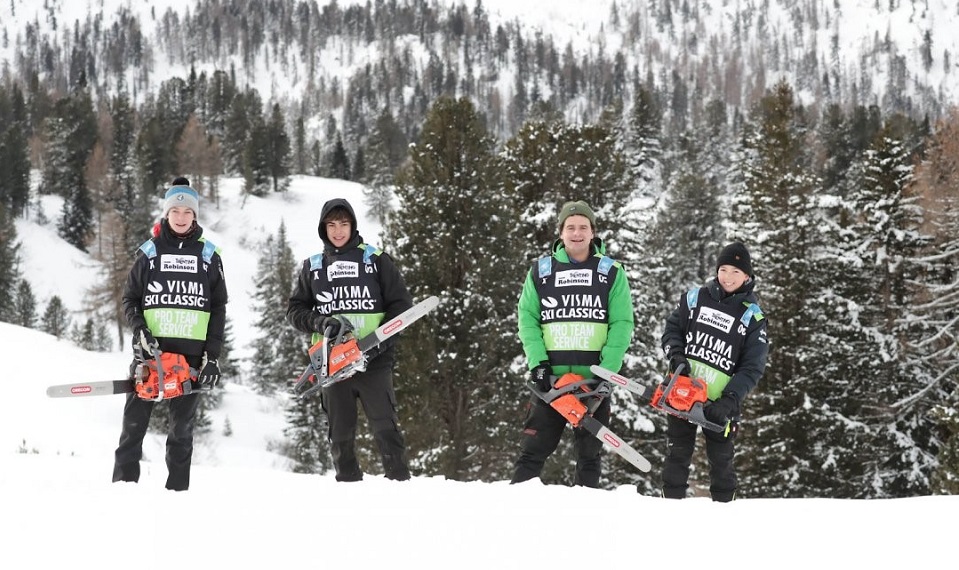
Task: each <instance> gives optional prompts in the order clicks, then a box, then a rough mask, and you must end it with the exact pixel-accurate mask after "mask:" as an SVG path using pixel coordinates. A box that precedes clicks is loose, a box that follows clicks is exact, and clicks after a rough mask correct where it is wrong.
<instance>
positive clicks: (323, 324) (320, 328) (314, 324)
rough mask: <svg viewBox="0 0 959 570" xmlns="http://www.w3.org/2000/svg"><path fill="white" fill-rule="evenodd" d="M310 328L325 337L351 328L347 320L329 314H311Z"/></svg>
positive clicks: (336, 334)
mask: <svg viewBox="0 0 959 570" xmlns="http://www.w3.org/2000/svg"><path fill="white" fill-rule="evenodd" d="M310 328H312V329H313V330H314V331H316V332H318V333H320V334H322V335H326V336H327V337H335V336H338V335H339V334H340V333H341V332H349V331H351V330H353V327H352V326H351V325H350V324H349V322H348V321H345V320H342V319H340V318H338V317H334V316H329V315H313V318H312V320H311V321H310Z"/></svg>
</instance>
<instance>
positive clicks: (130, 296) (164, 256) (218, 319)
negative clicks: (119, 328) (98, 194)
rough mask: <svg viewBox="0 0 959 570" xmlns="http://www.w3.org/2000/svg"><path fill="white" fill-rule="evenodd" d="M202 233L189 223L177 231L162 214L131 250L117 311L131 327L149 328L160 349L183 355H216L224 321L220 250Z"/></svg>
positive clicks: (223, 282) (224, 292)
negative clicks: (155, 230)
mask: <svg viewBox="0 0 959 570" xmlns="http://www.w3.org/2000/svg"><path fill="white" fill-rule="evenodd" d="M202 236H203V228H201V227H200V226H195V228H194V231H193V232H191V234H190V235H189V236H187V237H185V238H180V237H177V236H176V234H174V233H173V231H172V230H171V229H170V226H169V224H168V223H167V221H166V220H165V219H164V220H162V221H161V222H160V225H159V234H158V235H157V237H155V238H153V239H151V240H148V241H147V242H145V243H144V244H143V245H142V246H140V249H139V250H138V251H137V253H136V259H135V260H134V262H133V267H132V268H131V269H130V274H129V275H128V276H127V281H126V285H125V287H124V290H123V311H124V314H125V315H126V318H127V323H128V324H129V325H130V327H132V328H133V330H134V331H136V330H137V329H138V328H140V327H147V328H149V330H150V332H151V333H152V334H153V336H154V337H155V338H156V339H157V341H158V342H159V344H160V350H162V351H164V352H174V353H177V354H183V355H186V356H200V355H202V354H203V353H204V351H205V352H206V353H207V354H208V356H209V357H210V358H211V359H216V358H219V356H220V352H221V350H222V349H223V331H224V328H225V327H226V303H227V290H226V280H225V278H224V275H223V260H222V259H221V258H220V254H219V253H218V252H217V251H215V247H214V246H212V244H208V243H207V242H206V241H205V240H203V239H202ZM204 247H207V249H208V251H207V252H204ZM205 256H206V257H209V261H207V259H206V257H205ZM207 318H208V319H209V320H208V321H206V323H205V324H206V326H203V325H204V320H205V319H207Z"/></svg>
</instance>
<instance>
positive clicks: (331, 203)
mask: <svg viewBox="0 0 959 570" xmlns="http://www.w3.org/2000/svg"><path fill="white" fill-rule="evenodd" d="M334 208H343V209H344V210H346V213H347V214H348V215H349V216H350V224H351V225H352V226H353V231H352V233H351V234H350V239H349V241H348V242H347V244H346V247H349V246H350V245H351V244H353V242H354V241H357V239H358V238H359V235H360V233H359V230H358V229H357V227H356V213H355V212H354V211H353V206H351V205H350V203H349V202H347V201H346V199H345V198H334V199H332V200H328V201H327V202H326V203H325V204H323V209H322V210H321V211H320V223H319V226H318V227H317V229H316V231H317V233H318V234H320V239H321V240H323V244H324V245H325V246H326V247H328V248H330V249H335V248H334V247H333V244H332V243H330V240H329V238H327V237H326V226H325V225H324V224H323V220H324V219H326V216H327V215H328V214H329V213H330V212H332V211H333V209H334ZM357 243H359V242H357Z"/></svg>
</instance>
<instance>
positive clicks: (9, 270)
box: [0, 203, 20, 323]
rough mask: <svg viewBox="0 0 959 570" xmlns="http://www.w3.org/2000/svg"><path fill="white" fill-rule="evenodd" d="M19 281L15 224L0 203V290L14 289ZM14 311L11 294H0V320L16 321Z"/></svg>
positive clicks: (18, 258)
mask: <svg viewBox="0 0 959 570" xmlns="http://www.w3.org/2000/svg"><path fill="white" fill-rule="evenodd" d="M19 281H20V243H19V242H18V241H17V226H16V225H15V224H14V223H13V220H12V219H11V216H10V215H9V213H8V211H7V207H6V205H5V204H3V203H0V290H3V291H16V290H17V283H18V282H19ZM16 312H17V311H16V305H15V303H14V297H13V295H0V321H3V322H8V323H12V322H16V319H17V315H16Z"/></svg>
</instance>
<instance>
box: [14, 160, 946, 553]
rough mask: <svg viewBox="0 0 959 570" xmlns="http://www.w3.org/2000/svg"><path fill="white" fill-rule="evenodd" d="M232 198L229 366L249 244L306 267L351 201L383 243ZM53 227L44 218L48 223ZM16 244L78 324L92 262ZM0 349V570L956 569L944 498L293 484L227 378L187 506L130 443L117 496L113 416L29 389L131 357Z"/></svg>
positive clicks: (102, 407)
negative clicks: (717, 497)
mask: <svg viewBox="0 0 959 570" xmlns="http://www.w3.org/2000/svg"><path fill="white" fill-rule="evenodd" d="M239 188H240V181H239V180H225V181H224V182H223V184H222V186H221V189H222V193H223V198H222V200H221V204H220V208H219V209H218V208H215V207H214V206H213V205H212V204H210V203H207V202H201V205H200V222H201V224H202V225H204V226H205V227H207V228H209V235H210V237H211V239H213V240H214V241H215V243H217V244H218V245H219V246H220V247H221V248H222V250H223V258H224V264H225V266H226V272H227V280H228V285H229V288H230V291H231V301H230V304H229V305H228V314H229V315H230V318H231V319H232V320H233V322H234V327H235V330H234V332H235V335H236V339H237V345H238V346H237V349H238V352H240V353H244V352H248V350H247V348H246V345H248V343H249V341H250V340H251V339H252V338H253V335H254V331H253V329H252V323H253V317H254V315H253V311H252V310H251V308H250V301H249V299H250V294H251V292H252V277H253V274H254V273H255V266H256V247H255V243H256V242H258V241H260V240H262V239H263V238H265V237H266V235H267V234H268V233H275V231H276V228H277V227H278V225H279V222H280V220H281V219H282V220H285V221H286V224H287V229H288V230H289V233H288V236H289V238H290V240H291V244H292V247H293V250H294V253H295V255H296V257H297V258H304V257H306V256H307V255H309V254H310V253H313V252H315V251H316V250H317V249H318V248H319V247H320V243H319V238H318V237H317V235H316V223H317V218H318V216H319V211H320V207H321V206H322V203H323V202H325V201H326V200H327V199H330V198H333V197H346V198H348V199H350V200H351V202H352V203H353V205H354V207H355V208H356V210H357V214H358V216H359V218H360V221H359V227H360V230H361V232H362V233H364V234H365V236H366V237H367V239H368V240H370V241H374V242H375V241H376V240H377V239H378V237H379V236H378V231H379V227H378V226H377V225H376V224H375V223H373V222H372V221H370V220H368V219H366V217H365V216H364V214H363V211H364V208H363V207H362V200H361V199H360V198H359V196H358V194H359V186H357V185H355V184H352V183H348V182H342V181H335V180H326V179H319V178H309V177H298V178H295V179H294V180H293V184H292V187H291V189H290V192H289V194H288V195H285V196H280V195H270V196H269V197H266V198H253V197H250V198H248V199H247V201H246V204H245V205H244V204H243V202H242V200H241V198H240V194H239ZM52 206H54V205H51V207H52ZM45 207H46V206H45ZM58 211H59V210H58V209H51V208H50V207H48V208H47V212H48V215H51V213H52V212H58ZM51 217H53V216H51ZM365 228H366V229H365ZM17 231H18V235H19V236H20V238H21V240H22V242H23V246H24V249H23V256H24V268H25V271H26V274H27V276H28V278H29V279H30V280H31V282H32V283H33V284H34V286H35V288H36V289H38V290H42V292H38V293H37V296H38V298H41V303H40V305H41V307H43V306H44V305H45V298H47V297H49V295H51V294H52V293H54V292H57V293H59V294H60V295H61V296H62V297H63V298H64V300H65V302H66V303H67V305H68V306H69V307H71V308H72V309H74V310H79V309H80V308H81V307H80V300H81V299H82V298H83V290H84V289H85V288H87V287H89V286H90V285H91V284H92V283H93V282H94V281H95V279H96V271H95V263H94V262H93V261H91V259H90V258H89V257H88V256H85V255H83V254H81V253H79V252H77V251H76V250H73V249H71V248H69V247H67V246H64V245H63V244H62V242H59V241H58V240H57V239H56V237H55V231H53V230H52V229H51V228H49V227H41V226H37V225H36V224H35V223H33V222H32V221H27V220H18V221H17ZM0 346H2V347H3V355H4V365H5V374H4V376H5V382H4V385H5V389H4V397H3V398H2V400H0V465H2V466H3V467H2V468H0V505H2V512H3V515H2V526H3V530H2V533H0V537H2V539H0V544H2V545H3V546H2V547H0V567H3V568H24V567H29V568H57V567H69V568H71V569H73V570H85V569H91V570H94V569H95V570H110V569H114V568H116V569H120V568H123V569H126V568H130V567H137V568H145V569H153V568H170V567H178V568H213V567H216V568H234V567H239V568H254V567H261V566H269V567H287V566H290V567H296V568H314V567H318V566H322V567H324V568H330V567H336V566H337V565H340V564H343V565H350V566H351V567H360V568H369V567H375V566H380V565H390V566H399V567H416V568H444V569H446V568H450V567H455V568H467V569H470V568H484V569H485V568H490V567H493V568H533V567H538V568H549V567H569V566H580V565H589V566H602V567H610V568H624V569H625V568H637V567H653V566H657V565H659V566H662V565H669V566H679V567H697V566H703V567H724V566H733V567H736V568H740V569H750V568H757V569H759V568H762V569H768V568H787V569H788V568H808V567H810V566H813V567H821V566H823V565H826V566H829V567H853V568H873V569H883V568H898V567H904V568H914V567H920V566H921V565H923V564H935V565H936V566H937V567H948V566H950V565H951V564H952V562H950V561H951V560H952V559H953V556H952V554H951V551H950V550H949V549H948V547H947V545H948V544H949V542H948V539H950V538H951V536H952V534H953V531H952V530H951V527H950V526H949V525H946V524H942V523H939V522H937V521H939V520H940V519H942V518H943V517H947V516H949V515H950V514H951V513H953V512H955V510H956V509H957V508H959V498H957V497H916V498H908V499H896V500H872V501H854V500H831V499H748V498H745V499H740V500H738V501H735V502H733V503H731V504H718V503H712V502H711V501H709V500H708V499H688V500H685V501H681V502H678V501H666V500H663V499H660V498H657V497H646V496H641V495H639V494H638V493H636V490H635V488H633V487H630V486H621V487H618V488H616V489H613V490H593V489H584V488H569V487H562V486H555V485H550V486H545V485H543V484H541V483H540V482H539V481H538V480H534V481H529V482H527V483H523V484H520V485H509V484H508V482H506V481H496V482H491V483H483V482H469V483H465V482H456V481H448V480H445V479H444V478H443V477H414V478H413V480H412V481H408V482H394V481H388V480H386V479H384V478H383V477H382V476H370V475H367V477H366V479H365V480H364V481H363V482H361V483H336V482H335V480H334V479H333V476H332V475H331V474H324V475H305V474H294V473H291V472H289V471H288V464H287V462H286V460H285V459H284V458H283V457H281V456H280V455H278V454H276V453H275V452H274V451H272V450H273V449H275V443H276V442H278V441H279V440H280V439H281V438H282V431H283V427H284V420H283V416H282V399H271V398H266V397H263V396H260V395H258V394H256V393H254V392H253V391H251V390H250V389H249V387H247V386H246V385H244V384H243V383H242V382H238V381H236V380H235V379H234V381H231V382H229V383H227V384H226V386H225V388H224V395H223V400H222V405H221V406H220V407H218V408H217V409H215V410H213V411H212V413H211V420H212V428H211V431H210V433H209V434H207V435H205V436H204V437H203V438H202V439H199V440H198V441H197V443H196V449H195V452H194V468H193V473H192V482H191V488H190V490H189V491H188V492H186V493H174V492H170V491H166V490H165V489H164V488H163V486H164V482H165V479H166V466H165V464H164V459H163V454H164V436H163V435H162V434H155V433H150V434H148V436H147V439H146V441H145V443H144V461H143V462H142V466H143V473H142V477H141V480H140V483H139V484H133V483H117V484H114V483H111V482H110V479H111V473H112V465H113V455H112V454H113V451H114V449H115V447H116V444H117V441H118V438H119V435H120V419H121V415H122V408H123V401H124V398H123V397H122V396H103V397H89V398H74V399H50V398H47V397H46V395H45V388H46V386H48V385H50V384H59V383H66V382H72V381H93V380H104V379H114V378H121V377H123V375H124V374H125V373H126V370H127V365H128V363H129V356H128V355H127V352H126V351H117V352H112V353H92V352H87V351H84V350H81V349H79V348H77V347H76V346H75V345H73V344H72V343H71V342H69V341H67V340H57V339H56V338H53V337H51V336H49V335H46V334H44V333H41V332H38V331H35V330H28V329H23V328H20V327H16V326H13V325H10V324H7V323H0ZM246 366H247V367H248V364H246ZM227 422H229V426H230V430H231V432H232V433H231V434H230V435H226V434H225V431H226V429H225V428H226V425H227ZM608 461H619V459H618V458H616V457H615V456H609V458H608ZM658 467H659V466H658V465H654V472H653V473H652V474H651V475H650V477H655V476H657V475H656V470H657V469H658ZM294 565H295V566H294Z"/></svg>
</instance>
